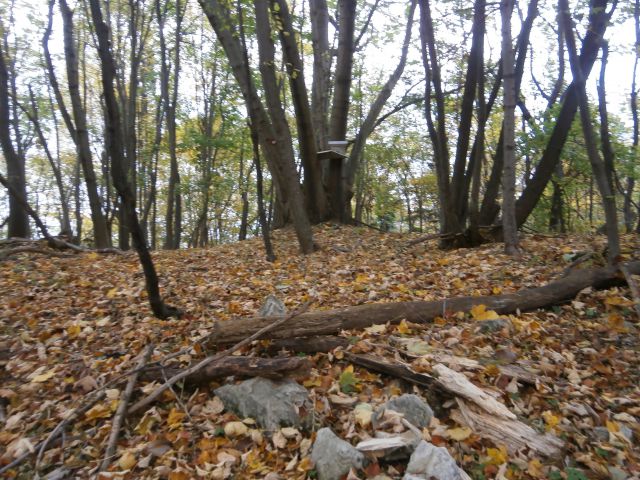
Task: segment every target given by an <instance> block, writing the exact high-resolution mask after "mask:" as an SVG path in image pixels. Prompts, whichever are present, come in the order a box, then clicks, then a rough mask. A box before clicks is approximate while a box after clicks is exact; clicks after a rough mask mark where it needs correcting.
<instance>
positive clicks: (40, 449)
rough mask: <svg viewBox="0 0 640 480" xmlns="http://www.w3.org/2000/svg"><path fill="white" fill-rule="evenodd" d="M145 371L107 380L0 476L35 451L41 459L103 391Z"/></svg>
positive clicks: (135, 371) (126, 373) (4, 468)
mask: <svg viewBox="0 0 640 480" xmlns="http://www.w3.org/2000/svg"><path fill="white" fill-rule="evenodd" d="M145 369H146V366H142V367H137V366H136V367H134V368H131V369H129V370H128V371H126V372H125V373H123V374H121V375H119V376H117V377H116V378H114V379H112V380H109V381H108V382H107V383H105V384H104V385H103V386H102V387H100V388H99V389H98V390H96V391H94V392H93V393H92V394H93V395H96V397H95V398H92V399H90V400H89V401H88V402H87V403H85V404H82V405H81V406H79V407H76V409H74V410H72V411H71V413H70V414H69V415H68V416H67V418H65V419H64V420H62V421H61V422H60V423H59V424H58V425H57V426H56V428H55V429H54V430H53V431H52V432H51V433H50V434H49V435H48V436H47V438H46V439H45V440H43V441H41V442H39V443H37V444H36V446H35V447H34V448H33V450H27V451H26V452H25V453H23V454H22V455H20V456H19V457H18V458H16V459H15V460H13V461H12V462H11V463H9V464H7V465H5V466H4V467H2V468H0V475H2V474H4V473H5V472H7V471H8V470H10V469H12V468H13V467H15V466H17V465H20V464H21V463H22V462H23V461H25V460H26V459H27V458H29V457H30V456H31V455H33V454H34V453H35V452H36V451H37V452H38V458H39V459H42V456H43V455H44V451H45V450H46V449H47V447H48V446H49V445H50V444H51V442H52V441H53V440H55V439H56V437H57V436H58V435H60V434H61V433H62V431H63V430H64V429H65V428H66V427H67V425H69V423H71V421H72V420H73V419H74V418H76V417H77V416H78V415H81V414H83V413H84V412H86V411H87V410H89V409H90V408H91V407H92V406H93V405H95V404H96V403H97V402H99V401H100V400H102V399H103V398H104V396H105V390H107V388H109V387H111V386H112V385H115V384H117V383H119V382H120V380H122V379H123V378H125V377H128V376H129V375H132V374H134V373H138V372H141V371H143V370H145ZM36 464H37V461H36Z"/></svg>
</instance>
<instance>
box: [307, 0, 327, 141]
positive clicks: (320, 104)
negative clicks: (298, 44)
mask: <svg viewBox="0 0 640 480" xmlns="http://www.w3.org/2000/svg"><path fill="white" fill-rule="evenodd" d="M309 16H310V19H311V43H312V45H313V83H312V86H311V112H312V115H313V126H314V128H315V131H316V146H317V148H318V150H326V149H327V148H328V144H327V142H328V141H329V93H330V91H331V88H330V80H331V78H330V77H331V58H332V57H331V52H330V51H329V9H328V7H327V2H326V0H309Z"/></svg>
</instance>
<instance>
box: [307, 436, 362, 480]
mask: <svg viewBox="0 0 640 480" xmlns="http://www.w3.org/2000/svg"><path fill="white" fill-rule="evenodd" d="M311 460H312V461H313V463H314V464H315V468H316V472H318V479H319V480H340V478H341V477H342V476H343V475H345V474H347V473H348V472H349V470H350V469H351V468H356V469H358V468H362V467H363V466H364V461H365V458H364V455H363V454H362V453H360V452H359V451H358V450H356V449H355V448H354V447H353V446H352V445H351V444H350V443H348V442H345V441H344V440H342V439H340V438H338V437H337V436H336V435H335V434H334V433H333V432H332V431H331V429H330V428H321V429H320V430H318V434H317V436H316V441H315V443H314V444H313V450H312V451H311Z"/></svg>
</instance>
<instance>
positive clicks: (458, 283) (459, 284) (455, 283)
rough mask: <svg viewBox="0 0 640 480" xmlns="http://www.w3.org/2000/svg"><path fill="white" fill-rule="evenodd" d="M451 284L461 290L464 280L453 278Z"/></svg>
mask: <svg viewBox="0 0 640 480" xmlns="http://www.w3.org/2000/svg"><path fill="white" fill-rule="evenodd" d="M451 283H452V284H453V286H454V287H456V288H457V289H460V290H462V289H463V288H464V282H463V281H462V280H460V279H459V278H454V279H453V282H451Z"/></svg>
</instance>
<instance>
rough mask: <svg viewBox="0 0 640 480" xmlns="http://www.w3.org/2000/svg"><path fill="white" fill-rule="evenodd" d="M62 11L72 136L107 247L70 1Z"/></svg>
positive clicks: (98, 240)
mask: <svg viewBox="0 0 640 480" xmlns="http://www.w3.org/2000/svg"><path fill="white" fill-rule="evenodd" d="M60 13H61V14H62V21H63V26H64V27H63V33H64V53H65V60H66V66H67V81H68V84H69V97H70V98H71V107H72V111H73V119H74V124H73V127H74V130H73V131H74V132H75V133H72V134H71V137H72V138H73V139H75V141H76V153H77V155H78V159H79V161H80V166H81V167H82V173H83V175H84V181H85V186H86V189H87V196H88V197H89V208H90V210H91V222H92V223H93V236H94V243H95V246H96V247H97V248H106V247H109V246H110V245H111V239H110V237H109V230H108V228H107V220H106V218H105V216H104V213H103V211H102V202H101V200H100V196H99V195H98V181H97V179H96V174H95V171H94V169H93V158H92V154H91V147H90V141H89V130H88V126H87V114H86V111H85V109H84V105H83V102H82V97H81V95H80V75H79V73H78V54H77V51H76V47H75V44H74V38H73V12H72V11H71V9H70V8H69V5H68V4H67V2H66V0H60ZM50 76H51V75H50Z"/></svg>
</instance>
